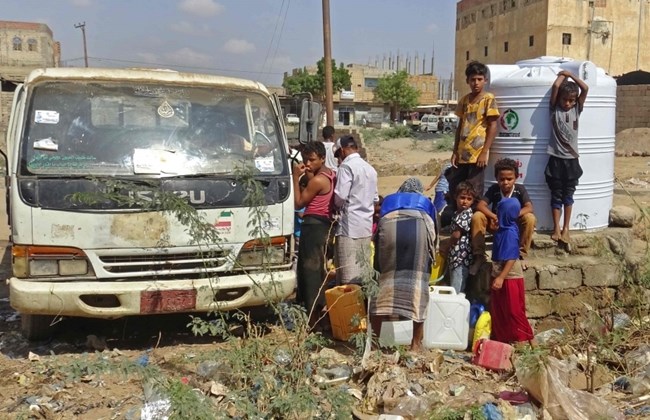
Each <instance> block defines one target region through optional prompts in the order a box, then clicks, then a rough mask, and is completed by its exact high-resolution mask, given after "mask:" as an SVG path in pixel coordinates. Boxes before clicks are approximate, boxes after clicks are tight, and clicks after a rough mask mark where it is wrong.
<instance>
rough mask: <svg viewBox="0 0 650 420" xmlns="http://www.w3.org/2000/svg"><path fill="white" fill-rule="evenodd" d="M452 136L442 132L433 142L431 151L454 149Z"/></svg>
mask: <svg viewBox="0 0 650 420" xmlns="http://www.w3.org/2000/svg"><path fill="white" fill-rule="evenodd" d="M454 141H455V139H454V136H453V135H449V134H443V135H442V137H440V138H439V139H438V140H437V141H436V143H434V144H433V146H434V147H433V148H434V150H433V151H437V152H451V151H452V150H454Z"/></svg>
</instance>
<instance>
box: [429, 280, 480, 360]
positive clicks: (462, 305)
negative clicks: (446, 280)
mask: <svg viewBox="0 0 650 420" xmlns="http://www.w3.org/2000/svg"><path fill="white" fill-rule="evenodd" d="M469 306H470V304H469V301H468V300H467V299H465V295H464V294H463V293H461V294H456V290H455V289H454V288H453V287H450V286H431V287H430V288H429V307H428V310H427V319H426V320H425V321H424V339H423V344H424V347H426V348H429V349H432V348H435V349H445V350H447V349H450V350H465V349H466V348H467V340H468V335H469Z"/></svg>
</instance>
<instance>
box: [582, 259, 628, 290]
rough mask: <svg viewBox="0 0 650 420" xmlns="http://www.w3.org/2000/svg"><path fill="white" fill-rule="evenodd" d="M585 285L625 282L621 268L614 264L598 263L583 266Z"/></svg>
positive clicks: (606, 284)
mask: <svg viewBox="0 0 650 420" xmlns="http://www.w3.org/2000/svg"><path fill="white" fill-rule="evenodd" d="M582 273H583V274H584V285H585V286H602V287H606V286H619V285H621V284H622V283H623V275H622V274H621V269H620V267H618V266H617V265H614V264H597V265H587V266H584V267H582Z"/></svg>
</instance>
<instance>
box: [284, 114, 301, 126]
mask: <svg viewBox="0 0 650 420" xmlns="http://www.w3.org/2000/svg"><path fill="white" fill-rule="evenodd" d="M284 119H285V120H286V121H287V124H300V118H299V117H298V116H297V115H296V114H287V115H285V117H284Z"/></svg>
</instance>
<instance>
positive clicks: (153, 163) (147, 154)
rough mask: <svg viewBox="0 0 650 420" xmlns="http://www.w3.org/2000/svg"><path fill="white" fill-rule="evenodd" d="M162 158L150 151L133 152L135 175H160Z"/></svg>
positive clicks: (136, 150) (137, 150)
mask: <svg viewBox="0 0 650 420" xmlns="http://www.w3.org/2000/svg"><path fill="white" fill-rule="evenodd" d="M160 166H161V165H160V156H159V155H158V153H155V151H152V150H149V149H134V150H133V173H136V174H159V173H160Z"/></svg>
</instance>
